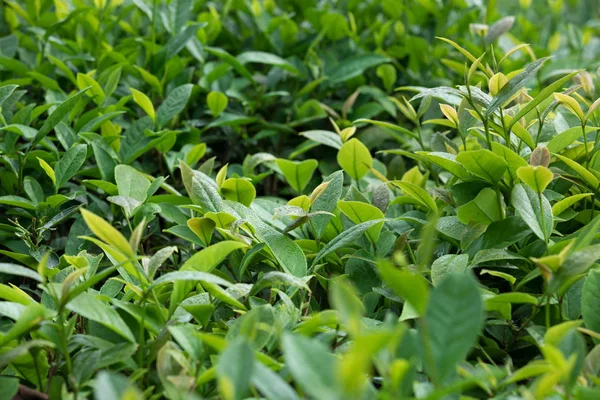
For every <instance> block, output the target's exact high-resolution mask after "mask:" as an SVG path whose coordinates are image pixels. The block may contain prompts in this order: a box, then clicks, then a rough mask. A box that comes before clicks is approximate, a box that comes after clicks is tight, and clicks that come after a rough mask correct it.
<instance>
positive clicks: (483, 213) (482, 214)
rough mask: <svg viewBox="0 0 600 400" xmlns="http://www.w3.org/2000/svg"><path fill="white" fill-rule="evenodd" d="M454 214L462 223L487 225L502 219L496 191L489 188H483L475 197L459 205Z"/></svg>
mask: <svg viewBox="0 0 600 400" xmlns="http://www.w3.org/2000/svg"><path fill="white" fill-rule="evenodd" d="M456 215H457V216H458V219H459V220H460V222H462V223H463V224H470V223H479V224H485V225H489V224H491V223H492V222H494V221H500V220H501V219H502V216H501V215H500V210H499V209H498V203H497V198H496V192H495V191H494V190H493V189H490V188H484V189H483V190H482V191H481V192H479V194H477V197H475V199H473V200H471V201H470V202H468V203H467V204H464V205H462V206H460V207H459V208H458V211H457V213H456Z"/></svg>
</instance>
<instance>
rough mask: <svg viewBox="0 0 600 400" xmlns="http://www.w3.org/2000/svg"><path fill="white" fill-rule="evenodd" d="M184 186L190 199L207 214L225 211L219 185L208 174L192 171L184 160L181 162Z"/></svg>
mask: <svg viewBox="0 0 600 400" xmlns="http://www.w3.org/2000/svg"><path fill="white" fill-rule="evenodd" d="M179 168H180V169H181V176H182V178H183V184H184V186H185V190H186V191H187V193H188V195H189V196H190V199H192V201H193V202H194V204H198V205H199V206H200V207H202V208H203V209H204V210H205V211H206V212H209V211H210V212H215V213H217V212H219V211H221V210H222V209H223V200H222V199H221V196H219V192H218V188H217V184H216V183H215V182H214V181H213V180H212V179H210V178H209V177H208V176H207V175H206V174H204V173H202V172H200V171H195V170H193V169H191V168H190V167H189V166H188V165H187V164H186V163H185V162H183V161H182V160H180V161H179Z"/></svg>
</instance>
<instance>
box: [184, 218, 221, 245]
mask: <svg viewBox="0 0 600 400" xmlns="http://www.w3.org/2000/svg"><path fill="white" fill-rule="evenodd" d="M187 226H188V228H190V229H191V230H192V232H194V233H195V234H196V235H197V236H198V237H199V238H200V240H202V243H204V245H205V246H209V245H210V241H211V239H212V233H213V231H214V229H215V227H216V226H217V224H216V223H215V221H213V220H212V219H210V218H206V217H203V218H191V219H188V221H187Z"/></svg>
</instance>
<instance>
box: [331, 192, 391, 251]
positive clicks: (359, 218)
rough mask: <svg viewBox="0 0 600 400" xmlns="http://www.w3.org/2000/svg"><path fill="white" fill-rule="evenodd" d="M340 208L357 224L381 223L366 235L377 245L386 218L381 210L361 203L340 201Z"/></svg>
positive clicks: (370, 229)
mask: <svg viewBox="0 0 600 400" xmlns="http://www.w3.org/2000/svg"><path fill="white" fill-rule="evenodd" d="M338 207H339V208H340V210H341V211H342V212H343V213H344V214H346V216H347V217H348V218H349V219H350V220H351V221H352V222H354V223H355V224H360V223H363V222H367V221H372V220H379V221H381V222H380V223H378V224H375V225H374V226H372V227H371V228H369V229H368V230H367V233H366V235H367V237H368V238H369V240H370V241H371V243H377V241H378V240H379V234H380V233H381V228H383V219H384V218H385V216H384V215H383V212H381V210H380V209H379V208H377V207H375V206H372V205H371V204H368V203H363V202H360V201H338Z"/></svg>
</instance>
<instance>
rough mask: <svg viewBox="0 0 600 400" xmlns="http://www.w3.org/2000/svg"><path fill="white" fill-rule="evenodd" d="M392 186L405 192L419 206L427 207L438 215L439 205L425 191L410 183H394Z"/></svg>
mask: <svg viewBox="0 0 600 400" xmlns="http://www.w3.org/2000/svg"><path fill="white" fill-rule="evenodd" d="M392 184H393V185H394V186H398V187H399V188H400V189H402V192H404V194H405V195H407V196H410V197H411V198H413V199H415V200H416V201H417V202H418V203H419V204H421V205H423V206H425V207H427V208H428V209H429V210H430V211H433V213H434V214H437V212H438V208H437V204H435V200H434V199H433V197H431V195H430V194H429V193H427V191H426V190H425V189H423V188H422V187H420V186H418V185H415V184H414V183H410V182H402V181H392Z"/></svg>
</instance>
